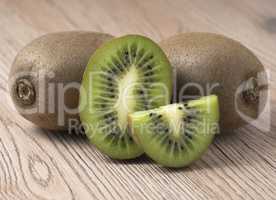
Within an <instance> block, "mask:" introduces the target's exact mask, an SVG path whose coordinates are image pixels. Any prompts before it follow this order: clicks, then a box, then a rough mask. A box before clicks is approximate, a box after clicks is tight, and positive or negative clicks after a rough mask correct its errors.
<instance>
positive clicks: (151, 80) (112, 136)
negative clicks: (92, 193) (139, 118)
mask: <svg viewBox="0 0 276 200" xmlns="http://www.w3.org/2000/svg"><path fill="white" fill-rule="evenodd" d="M171 92H172V69H171V66H170V63H169V61H168V59H167V57H166V55H165V54H164V53H163V51H162V50H161V49H160V47H159V46H158V45H157V44H155V43H154V42H153V41H152V40H150V39H148V38H146V37H143V36H139V35H127V36H123V37H120V38H115V39H113V40H111V41H109V42H107V43H106V44H105V45H103V46H102V47H101V48H99V49H98V50H97V51H96V52H95V54H94V55H93V56H92V57H91V58H90V61H89V63H88V66H87V68H86V71H85V73H84V76H83V80H82V88H81V93H80V106H79V107H80V108H79V109H80V118H81V121H82V123H83V126H84V128H85V132H86V134H87V136H88V137H89V139H90V141H91V142H92V143H93V144H94V145H95V146H96V147H97V148H98V149H99V150H100V151H102V152H103V153H105V154H107V155H108V156H110V157H111V158H115V159H130V158H135V157H137V156H139V155H141V154H142V153H143V150H142V149H141V148H140V147H139V145H137V144H136V143H135V142H134V141H133V138H132V137H131V134H130V133H129V130H128V115H129V114H130V113H133V112H135V111H140V110H147V109H152V108H156V107H159V106H162V105H165V104H168V103H169V101H170V98H171Z"/></svg>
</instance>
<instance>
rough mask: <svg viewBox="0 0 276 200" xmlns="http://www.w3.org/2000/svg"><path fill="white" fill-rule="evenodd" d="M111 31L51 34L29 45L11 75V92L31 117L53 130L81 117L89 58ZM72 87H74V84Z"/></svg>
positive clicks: (26, 114) (18, 106)
mask: <svg viewBox="0 0 276 200" xmlns="http://www.w3.org/2000/svg"><path fill="white" fill-rule="evenodd" d="M111 38H112V36H111V35H109V34H104V33H98V32H86V31H69V32H58V33H50V34H47V35H44V36H42V37H39V38H37V39H35V40H34V41H32V42H31V43H29V44H28V45H27V46H25V47H24V48H23V49H22V50H21V51H20V52H19V53H18V55H17V56H16V58H15V61H14V62H13V64H12V67H11V70H10V74H9V88H10V95H11V98H12V100H13V102H14V105H15V107H16V109H17V110H18V111H19V113H20V114H21V115H22V116H23V117H25V118H26V119H27V120H29V121H31V122H33V123H34V124H36V125H38V126H40V127H42V128H46V129H51V130H67V129H68V126H69V125H68V124H69V119H75V120H79V115H78V112H77V111H75V112H74V113H73V112H71V111H70V113H69V112H68V111H67V110H66V109H65V106H66V108H69V109H70V110H78V103H79V88H78V87H79V86H80V82H81V79H82V75H83V72H84V70H85V67H86V65H87V63H88V60H89V58H90V57H91V55H92V54H93V53H94V51H95V50H96V49H97V48H98V47H99V46H101V45H102V44H103V43H104V42H106V41H108V40H110V39H111ZM71 86H72V87H71Z"/></svg>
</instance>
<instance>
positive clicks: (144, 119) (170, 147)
mask: <svg viewBox="0 0 276 200" xmlns="http://www.w3.org/2000/svg"><path fill="white" fill-rule="evenodd" d="M218 107H219V105H218V99H217V96H215V95H211V96H207V97H202V98H200V99H197V100H191V101H187V102H185V103H178V104H170V105H166V106H162V107H160V108H157V109H152V110H147V111H140V112H135V113H133V114H130V115H129V122H130V125H131V129H132V133H133V135H134V137H135V139H136V141H137V143H139V144H140V145H141V146H142V148H143V149H144V151H145V153H146V154H147V155H148V156H149V157H151V158H152V159H153V160H155V161H156V162H157V163H159V164H161V165H163V166H166V167H184V166H187V165H188V164H190V163H191V162H193V161H195V160H197V159H198V158H199V157H200V156H201V155H202V154H203V152H204V151H205V150H206V149H207V147H208V146H209V145H210V143H211V142H212V140H213V137H214V135H215V134H216V133H218V131H219V128H218V121H219V109H218Z"/></svg>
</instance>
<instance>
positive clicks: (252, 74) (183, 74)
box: [160, 32, 268, 132]
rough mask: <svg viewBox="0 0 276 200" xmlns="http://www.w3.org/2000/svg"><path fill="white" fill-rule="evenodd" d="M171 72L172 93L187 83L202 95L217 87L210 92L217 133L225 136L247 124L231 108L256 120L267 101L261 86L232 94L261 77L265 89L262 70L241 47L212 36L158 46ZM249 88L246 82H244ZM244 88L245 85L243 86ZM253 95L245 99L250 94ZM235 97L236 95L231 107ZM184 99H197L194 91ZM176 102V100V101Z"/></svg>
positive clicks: (176, 38)
mask: <svg viewBox="0 0 276 200" xmlns="http://www.w3.org/2000/svg"><path fill="white" fill-rule="evenodd" d="M160 46H161V48H162V49H163V50H164V51H165V53H166V54H167V56H168V58H169V60H170V62H171V64H172V66H173V68H174V72H175V76H176V78H175V80H176V83H175V87H176V89H175V91H176V94H178V95H179V94H180V93H181V88H183V86H185V85H187V84H189V83H196V84H199V85H200V86H201V87H202V88H204V92H205V95H208V94H206V92H207V91H206V86H207V84H208V83H209V84H215V83H219V86H218V87H215V89H214V90H213V91H212V94H216V95H218V97H219V102H220V112H221V120H220V127H221V132H229V131H232V130H234V129H236V128H239V127H241V126H242V125H244V124H246V123H249V122H250V121H251V120H246V121H245V120H243V119H242V118H241V117H240V115H239V114H238V112H237V111H236V109H235V105H236V106H237V107H238V108H239V110H240V111H241V112H242V113H243V114H245V115H246V116H250V118H251V119H256V118H257V117H258V115H259V114H260V113H261V111H262V110H263V109H264V106H265V104H266V101H267V95H268V94H267V90H266V89H261V86H257V87H254V88H255V90H247V91H249V92H247V93H246V92H241V93H239V94H238V93H236V91H237V89H238V88H239V86H240V85H241V84H242V82H243V81H247V80H248V79H250V80H256V79H257V74H258V73H262V75H263V77H262V80H263V83H264V85H267V75H266V73H265V72H264V66H263V65H262V63H261V62H260V61H259V60H258V58H257V57H256V56H255V55H254V54H253V53H252V52H251V51H250V50H249V49H248V48H246V47H245V46H243V45H242V44H241V43H239V42H237V41H235V40H232V39H230V38H227V37H225V36H223V35H219V34H214V33H200V32H199V33H195V32H192V33H182V34H179V35H176V36H172V37H170V38H168V39H166V40H163V41H161V42H160ZM247 83H249V85H250V81H249V82H247ZM247 85H248V84H247ZM252 91H253V95H249V93H250V94H252ZM235 94H238V95H237V97H238V98H236V102H237V103H236V104H235ZM184 95H199V92H198V90H197V89H195V88H192V87H189V89H186V90H185V92H184ZM177 100H178V101H179V96H178V97H177Z"/></svg>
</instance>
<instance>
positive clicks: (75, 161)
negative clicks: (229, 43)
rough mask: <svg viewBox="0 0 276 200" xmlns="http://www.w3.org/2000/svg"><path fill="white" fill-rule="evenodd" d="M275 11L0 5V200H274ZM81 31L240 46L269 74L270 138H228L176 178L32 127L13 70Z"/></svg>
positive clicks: (87, 2)
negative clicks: (203, 37)
mask: <svg viewBox="0 0 276 200" xmlns="http://www.w3.org/2000/svg"><path fill="white" fill-rule="evenodd" d="M275 9H276V2H275V1H273V0H266V1H258V0H243V1H238V0H232V1H228V0H209V1H206V0H194V1H187V0H186V1H183V0H174V1H166V0H154V1H139V0H135V1H127V0H118V1H109V0H102V1H96V0H82V1H80V0H66V1H65V0H60V1H54V0H39V1H37V0H24V1H22V0H13V1H11V0H1V1H0V27H1V32H0V44H1V45H0V96H1V98H0V104H1V106H0V113H1V114H0V199H66V200H67V199H275V196H276V173H275V172H276V136H275V131H276V122H275V120H274V119H275V117H276V112H275V111H276V108H275V102H276V95H275V86H274V85H275V83H276V78H275V77H276V74H275V73H276V68H275V66H276V59H275V52H276V13H275ZM75 29H82V30H95V31H103V32H108V33H111V34H113V35H116V36H119V35H123V34H127V33H138V34H143V35H146V36H149V37H151V38H153V39H154V40H155V41H157V42H158V41H160V40H161V39H164V38H166V37H168V36H170V35H174V34H176V33H179V32H186V31H206V32H216V33H221V34H224V35H227V36H229V37H232V38H234V39H237V40H239V41H241V42H242V43H243V44H245V45H246V46H247V47H248V48H250V49H251V50H252V51H253V52H254V53H256V55H257V56H258V57H259V58H260V59H261V60H262V62H263V63H264V64H265V66H266V67H267V69H268V70H269V73H270V81H271V102H272V104H271V128H270V130H269V131H267V132H264V131H260V130H258V129H257V128H254V127H252V126H247V127H244V128H241V129H240V130H237V131H235V133H233V134H230V135H227V136H225V135H221V136H219V137H217V138H216V140H215V142H214V144H212V145H211V147H210V149H209V150H208V152H207V153H206V154H205V155H204V156H203V157H202V159H200V160H199V161H197V162H196V163H195V164H193V165H192V166H190V167H188V168H185V169H181V170H172V169H166V168H161V167H158V166H157V165H155V164H154V163H153V162H151V161H150V160H149V159H148V158H147V157H145V156H143V157H141V158H139V159H136V160H133V161H114V160H111V159H109V158H107V157H105V156H104V155H102V154H100V153H99V152H98V151H97V150H96V149H95V148H94V147H93V146H92V145H90V144H89V143H88V141H87V139H86V138H85V137H79V136H75V135H68V134H62V133H53V132H49V131H45V130H41V129H39V128H37V127H35V126H34V125H32V124H31V123H29V122H27V121H26V120H24V119H23V118H22V117H20V116H19V115H18V114H17V113H16V111H15V110H14V108H13V105H12V103H11V101H10V99H9V96H8V91H7V77H8V73H9V68H10V66H11V63H12V61H13V59H14V57H15V55H16V53H17V52H18V51H19V50H20V49H21V48H22V47H23V46H24V45H25V44H27V43H28V42H29V41H31V40H32V39H34V38H36V37H38V36H40V35H42V34H45V33H48V32H54V31H60V30H75ZM261 123H263V122H262V121H261Z"/></svg>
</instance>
